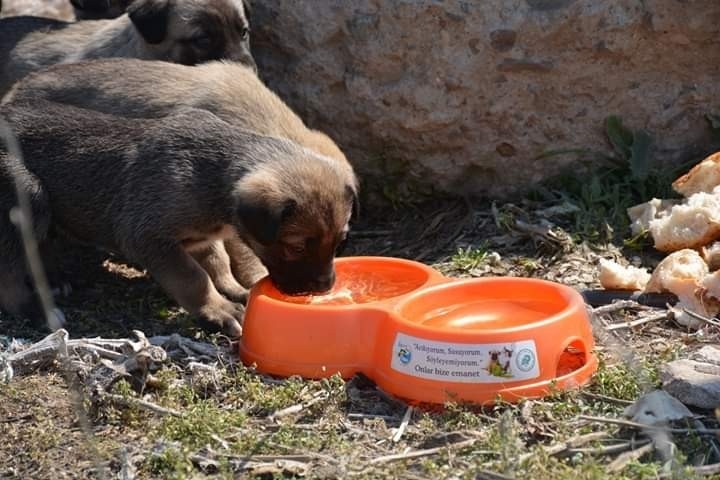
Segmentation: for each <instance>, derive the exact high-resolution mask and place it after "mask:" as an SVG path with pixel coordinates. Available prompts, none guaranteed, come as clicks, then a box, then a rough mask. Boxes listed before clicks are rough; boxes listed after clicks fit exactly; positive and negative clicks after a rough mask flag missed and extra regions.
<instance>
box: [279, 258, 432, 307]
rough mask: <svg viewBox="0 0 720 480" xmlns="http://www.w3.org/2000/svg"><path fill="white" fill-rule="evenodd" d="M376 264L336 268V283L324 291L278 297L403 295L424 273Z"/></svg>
mask: <svg viewBox="0 0 720 480" xmlns="http://www.w3.org/2000/svg"><path fill="white" fill-rule="evenodd" d="M403 270H404V269H400V268H388V267H384V268H378V269H375V270H372V271H367V270H364V269H362V268H359V267H353V266H344V268H338V269H337V272H336V275H337V279H336V280H335V285H334V286H333V288H332V290H331V291H330V292H328V293H326V294H323V295H299V296H293V295H283V296H282V297H281V300H283V301H285V302H290V303H299V304H305V305H354V304H359V303H369V302H376V301H378V300H385V299H388V298H393V297H397V296H400V295H404V294H406V293H408V292H411V291H413V290H415V289H416V288H418V287H420V286H421V285H422V284H423V283H424V282H425V280H426V279H427V276H426V275H425V274H424V273H421V274H418V273H416V272H415V271H414V270H413V271H407V272H404V271H403Z"/></svg>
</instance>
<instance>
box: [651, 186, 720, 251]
mask: <svg viewBox="0 0 720 480" xmlns="http://www.w3.org/2000/svg"><path fill="white" fill-rule="evenodd" d="M648 229H649V230H650V234H651V235H652V238H653V241H654V242H655V248H656V249H657V250H660V251H661V252H674V251H677V250H682V249H684V248H700V247H702V246H704V245H707V244H709V243H711V242H712V241H714V240H716V239H718V238H720V189H716V190H714V191H713V192H711V193H705V192H700V193H696V194H694V195H692V196H691V197H689V198H687V199H686V200H685V202H683V203H681V204H677V205H674V206H673V207H672V208H671V209H670V213H669V214H668V215H664V216H662V217H658V218H655V219H653V220H651V221H650V223H649V225H648Z"/></svg>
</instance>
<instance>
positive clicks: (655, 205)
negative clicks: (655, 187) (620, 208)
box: [627, 198, 679, 235]
mask: <svg viewBox="0 0 720 480" xmlns="http://www.w3.org/2000/svg"><path fill="white" fill-rule="evenodd" d="M677 203H679V200H661V199H659V198H653V199H652V200H650V201H648V202H645V203H641V204H639V205H635V206H633V207H630V208H628V209H627V214H628V217H630V222H631V223H630V230H631V231H632V234H633V235H639V234H640V233H642V232H644V231H646V230H648V228H649V226H650V222H651V221H652V220H655V219H656V218H662V217H665V216H667V215H669V214H670V208H672V206H673V205H675V204H677Z"/></svg>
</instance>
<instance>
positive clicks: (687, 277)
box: [645, 249, 709, 297]
mask: <svg viewBox="0 0 720 480" xmlns="http://www.w3.org/2000/svg"><path fill="white" fill-rule="evenodd" d="M708 273H709V269H708V266H707V264H706V263H705V260H703V259H702V257H701V256H700V254H699V253H698V252H696V251H695V250H691V249H683V250H679V251H677V252H673V253H671V254H670V255H668V256H667V257H665V258H664V259H663V260H662V261H661V262H660V263H658V265H657V267H655V270H654V271H653V273H652V275H651V276H650V280H649V281H648V283H647V284H646V285H645V291H646V292H660V293H662V292H670V293H674V294H675V295H677V296H678V297H679V296H680V295H688V296H692V295H694V294H695V290H696V289H698V288H699V287H700V286H701V282H702V280H703V279H704V278H705V276H706V275H707V274H708Z"/></svg>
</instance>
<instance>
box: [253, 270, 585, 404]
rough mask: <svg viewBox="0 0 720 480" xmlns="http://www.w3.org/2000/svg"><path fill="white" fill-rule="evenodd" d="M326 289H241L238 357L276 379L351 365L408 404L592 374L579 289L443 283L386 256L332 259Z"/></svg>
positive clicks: (522, 390)
mask: <svg viewBox="0 0 720 480" xmlns="http://www.w3.org/2000/svg"><path fill="white" fill-rule="evenodd" d="M335 266H336V275H337V280H336V282H335V286H334V287H333V290H332V291H331V292H330V293H328V294H326V295H319V296H300V297H297V296H287V295H284V294H283V293H281V292H280V291H278V290H277V289H276V288H275V286H274V285H273V283H272V282H271V281H270V280H269V278H264V279H263V280H261V281H260V282H258V283H257V284H256V285H255V286H254V287H253V289H252V290H251V293H250V299H249V301H248V306H247V311H246V317H245V323H244V326H243V336H242V340H241V343H240V355H241V359H242V361H243V362H244V363H245V364H246V365H255V367H256V368H257V369H258V370H259V371H261V372H264V373H267V374H271V375H276V376H283V377H288V376H293V375H299V376H301V377H304V378H310V379H319V378H325V377H329V376H332V375H335V374H337V373H339V374H340V375H341V376H342V377H343V378H346V379H347V378H350V377H352V376H353V375H355V374H356V373H359V372H362V373H363V374H365V375H366V376H368V377H369V378H371V379H372V380H373V381H374V382H375V383H376V384H377V385H378V386H379V387H380V388H382V389H383V390H385V391H386V392H388V393H390V394H393V395H395V396H397V397H400V398H402V399H404V400H406V401H408V402H410V403H436V404H442V403H445V402H448V401H456V402H472V403H479V404H489V403H495V402H496V401H498V400H500V399H501V400H503V401H506V402H516V401H519V400H521V399H523V398H538V397H543V396H546V395H548V394H551V393H554V392H557V391H562V390H568V389H573V388H578V387H580V386H582V385H584V384H585V383H587V382H588V381H589V379H590V377H591V376H592V374H593V373H594V372H595V371H596V370H597V366H598V361H597V357H596V356H595V354H594V353H593V349H594V341H593V335H592V329H591V326H590V319H589V317H588V313H587V310H586V308H585V303H584V301H583V298H582V296H581V295H580V293H578V292H576V291H575V290H573V289H572V288H570V287H567V286H565V285H561V284H558V283H554V282H549V281H545V280H539V279H531V278H517V277H489V278H474V279H450V278H448V277H445V276H443V275H442V274H440V273H439V272H438V271H437V270H435V269H433V268H431V267H429V266H426V265H424V264H421V263H418V262H414V261H409V260H403V259H398V258H389V257H342V258H338V259H336V264H335Z"/></svg>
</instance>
